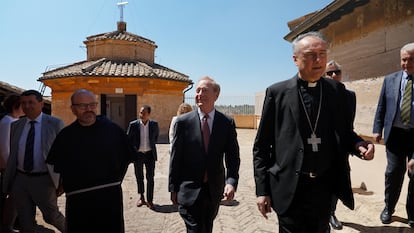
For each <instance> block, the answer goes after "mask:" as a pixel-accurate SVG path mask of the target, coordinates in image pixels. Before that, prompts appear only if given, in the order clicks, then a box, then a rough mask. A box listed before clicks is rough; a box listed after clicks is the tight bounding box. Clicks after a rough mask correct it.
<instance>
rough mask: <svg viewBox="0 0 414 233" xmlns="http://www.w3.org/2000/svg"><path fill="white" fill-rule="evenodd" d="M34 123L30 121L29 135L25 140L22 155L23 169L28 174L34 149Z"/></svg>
mask: <svg viewBox="0 0 414 233" xmlns="http://www.w3.org/2000/svg"><path fill="white" fill-rule="evenodd" d="M35 123H36V121H30V129H29V133H28V134H27V139H26V150H25V153H24V164H23V169H24V170H25V171H28V172H30V171H32V170H33V149H34V138H35V128H34V124H35Z"/></svg>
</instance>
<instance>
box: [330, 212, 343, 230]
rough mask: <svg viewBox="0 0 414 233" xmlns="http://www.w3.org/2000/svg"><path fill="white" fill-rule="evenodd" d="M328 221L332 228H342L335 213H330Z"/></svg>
mask: <svg viewBox="0 0 414 233" xmlns="http://www.w3.org/2000/svg"><path fill="white" fill-rule="evenodd" d="M329 223H330V224H331V226H332V228H333V229H335V230H342V223H341V222H340V221H339V220H338V219H337V218H336V216H335V215H331V217H330V218H329Z"/></svg>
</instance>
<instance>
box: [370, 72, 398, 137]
mask: <svg viewBox="0 0 414 233" xmlns="http://www.w3.org/2000/svg"><path fill="white" fill-rule="evenodd" d="M402 76H403V71H398V72H395V73H392V74H389V75H387V76H385V78H384V82H383V84H382V88H381V92H380V95H379V99H378V105H377V112H376V113H375V118H374V126H373V133H374V134H375V133H378V134H382V130H383V129H384V134H383V136H384V142H385V144H387V141H388V137H389V136H390V131H391V128H392V125H393V123H394V119H395V116H396V115H397V111H398V108H399V106H400V104H399V97H400V85H401V79H402Z"/></svg>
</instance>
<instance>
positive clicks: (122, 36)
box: [86, 31, 156, 46]
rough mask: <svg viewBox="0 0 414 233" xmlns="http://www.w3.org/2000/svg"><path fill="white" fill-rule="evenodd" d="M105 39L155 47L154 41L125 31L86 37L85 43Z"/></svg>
mask: <svg viewBox="0 0 414 233" xmlns="http://www.w3.org/2000/svg"><path fill="white" fill-rule="evenodd" d="M105 39H113V40H126V41H140V42H145V43H147V44H151V45H154V46H156V45H155V42H154V41H152V40H150V39H147V38H144V37H142V36H138V35H135V34H133V33H130V32H126V31H113V32H106V33H101V34H97V35H93V36H88V37H86V41H97V40H105Z"/></svg>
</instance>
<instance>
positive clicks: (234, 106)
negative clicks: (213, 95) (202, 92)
mask: <svg viewBox="0 0 414 233" xmlns="http://www.w3.org/2000/svg"><path fill="white" fill-rule="evenodd" d="M184 100H185V102H186V103H188V104H190V105H191V106H193V108H195V107H196V106H195V97H194V96H185V98H184ZM254 106H255V97H254V96H253V95H252V96H219V98H218V100H217V101H216V109H217V110H219V111H220V112H222V113H225V114H228V115H254V114H255V108H254Z"/></svg>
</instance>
